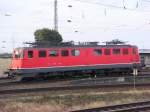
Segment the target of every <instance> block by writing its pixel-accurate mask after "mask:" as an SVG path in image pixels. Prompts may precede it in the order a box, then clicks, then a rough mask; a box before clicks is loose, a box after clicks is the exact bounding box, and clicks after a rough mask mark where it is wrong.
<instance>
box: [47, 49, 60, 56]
mask: <svg viewBox="0 0 150 112" xmlns="http://www.w3.org/2000/svg"><path fill="white" fill-rule="evenodd" d="M48 53H49V54H48V55H49V56H51V57H56V56H58V50H50V51H48Z"/></svg>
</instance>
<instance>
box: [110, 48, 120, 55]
mask: <svg viewBox="0 0 150 112" xmlns="http://www.w3.org/2000/svg"><path fill="white" fill-rule="evenodd" d="M117 50H118V51H119V52H118V51H117ZM112 53H113V55H120V54H121V49H120V48H113V49H112Z"/></svg>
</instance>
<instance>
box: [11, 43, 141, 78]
mask: <svg viewBox="0 0 150 112" xmlns="http://www.w3.org/2000/svg"><path fill="white" fill-rule="evenodd" d="M16 52H18V53H16ZM16 54H18V56H17V55H16ZM139 64H140V58H139V53H138V48H137V47H136V46H128V45H126V46H96V47H51V48H22V49H16V50H15V51H14V54H13V59H12V63H11V66H10V71H11V73H10V74H11V75H12V74H13V75H14V74H15V75H22V76H23V77H33V76H36V75H38V74H42V73H44V74H49V73H53V72H67V71H86V70H91V71H93V70H109V69H111V70H112V69H133V67H135V66H139Z"/></svg>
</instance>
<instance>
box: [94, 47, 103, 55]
mask: <svg viewBox="0 0 150 112" xmlns="http://www.w3.org/2000/svg"><path fill="white" fill-rule="evenodd" d="M96 51H100V52H99V53H100V54H98V52H96ZM96 53H97V54H96ZM93 54H94V56H101V55H102V54H103V52H102V49H93Z"/></svg>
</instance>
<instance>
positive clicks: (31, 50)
mask: <svg viewBox="0 0 150 112" xmlns="http://www.w3.org/2000/svg"><path fill="white" fill-rule="evenodd" d="M29 52H32V55H31V57H29ZM27 56H28V59H31V58H33V57H34V52H33V50H28V51H27Z"/></svg>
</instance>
